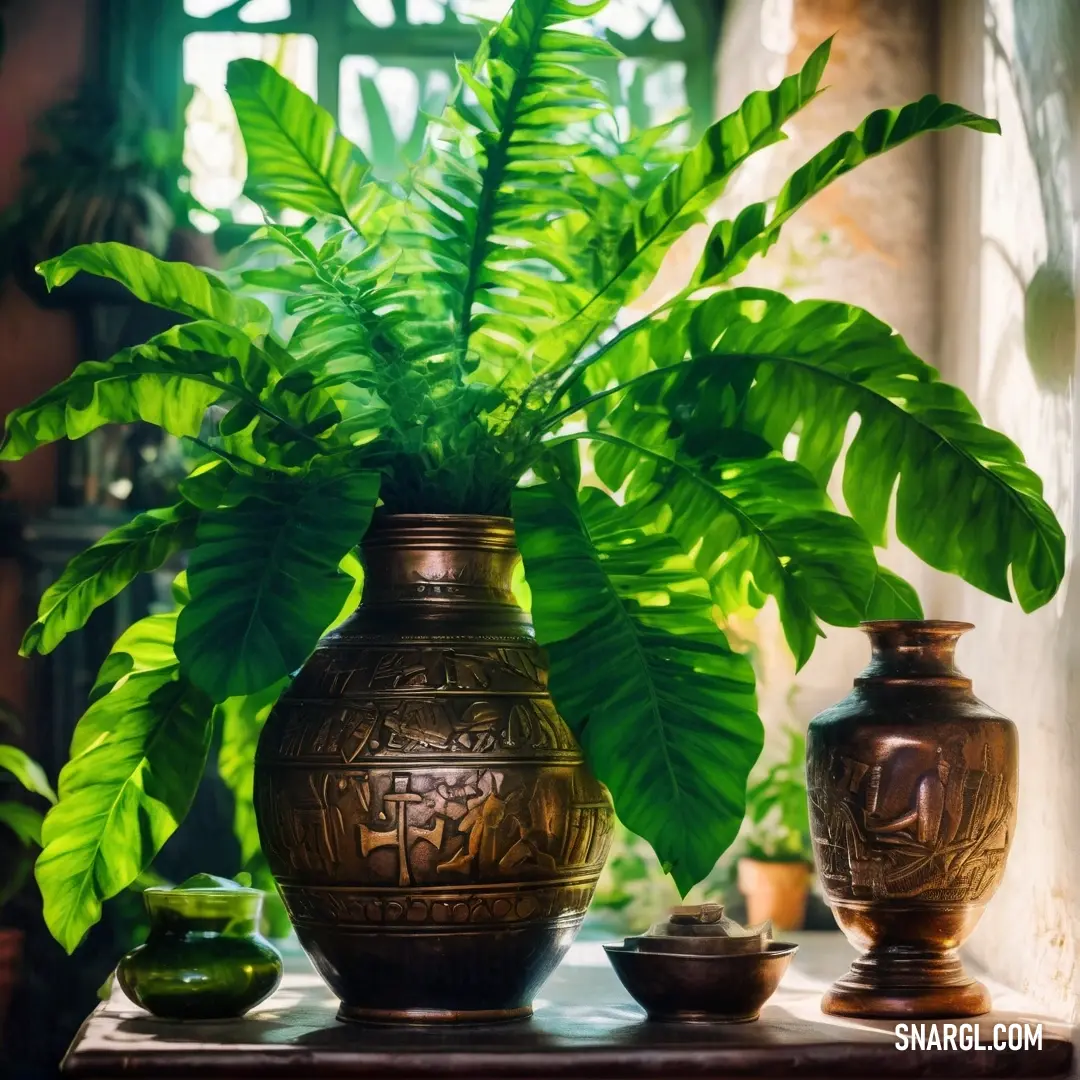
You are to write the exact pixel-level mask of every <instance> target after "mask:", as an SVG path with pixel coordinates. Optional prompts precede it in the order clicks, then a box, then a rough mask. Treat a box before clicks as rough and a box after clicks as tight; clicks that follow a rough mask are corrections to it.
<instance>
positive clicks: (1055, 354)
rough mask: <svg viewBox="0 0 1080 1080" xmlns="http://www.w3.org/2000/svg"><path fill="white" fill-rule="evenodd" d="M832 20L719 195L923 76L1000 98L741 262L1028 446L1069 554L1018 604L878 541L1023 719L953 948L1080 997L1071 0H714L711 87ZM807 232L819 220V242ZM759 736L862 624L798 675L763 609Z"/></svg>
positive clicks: (740, 85) (1024, 981) (797, 714)
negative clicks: (787, 107) (825, 51)
mask: <svg viewBox="0 0 1080 1080" xmlns="http://www.w3.org/2000/svg"><path fill="white" fill-rule="evenodd" d="M833 32H836V33H837V38H836V43H835V45H834V54H833V55H834V62H833V64H832V65H831V66H830V69H829V72H828V74H827V76H826V78H825V80H824V81H825V82H826V83H827V84H829V85H830V87H831V89H830V90H829V91H828V93H827V94H826V95H824V96H823V97H822V98H821V99H820V100H819V101H818V102H815V103H814V104H813V105H811V106H810V107H809V108H807V109H806V110H805V111H804V112H803V113H801V114H800V115H799V117H797V118H796V119H795V120H794V121H793V122H792V124H791V125H790V126H789V130H790V131H791V135H792V137H791V139H790V141H789V142H787V143H784V144H781V145H780V146H778V147H776V148H773V149H772V150H770V151H767V152H766V153H765V154H762V155H759V157H758V158H756V159H755V160H754V162H753V164H752V166H751V167H750V168H748V169H747V170H746V171H745V174H744V176H743V178H742V181H741V183H739V184H738V185H736V187H735V188H734V190H733V191H732V193H731V195H730V198H729V201H730V202H734V203H735V204H736V205H739V204H741V203H742V202H744V201H747V200H753V199H760V198H762V197H764V196H766V195H768V194H771V193H773V192H775V190H776V189H777V188H778V187H779V184H780V183H781V182H782V181H783V179H784V177H785V176H786V175H787V174H788V173H789V172H790V171H791V169H792V168H793V167H794V166H795V165H797V164H798V163H799V162H801V161H802V160H803V159H804V158H805V157H806V156H807V155H808V154H809V153H812V152H813V151H814V150H816V149H817V148H818V147H820V146H821V145H823V144H824V142H825V141H826V140H827V139H828V138H829V137H831V136H833V135H835V134H837V133H838V131H839V130H841V129H842V128H844V127H848V126H851V125H852V124H854V123H857V122H858V120H859V119H861V117H862V116H863V115H864V114H865V113H866V112H868V111H869V110H871V109H873V108H877V107H880V106H882V105H897V104H901V103H903V102H904V101H906V100H909V99H911V98H914V97H918V96H920V95H921V94H923V93H925V92H927V91H928V90H935V91H936V92H938V93H939V94H941V96H943V97H946V98H949V99H951V100H955V101H959V102H961V103H962V104H964V105H966V106H968V107H969V108H972V109H975V110H977V111H981V112H985V113H987V114H989V115H991V116H995V117H997V118H998V119H999V120H1000V121H1001V124H1002V127H1003V129H1004V134H1003V135H1002V136H1001V137H1000V138H995V137H992V136H982V135H977V134H975V133H972V132H967V131H960V132H950V133H948V134H945V135H941V136H935V137H932V138H930V139H925V140H920V141H918V142H917V143H915V144H913V145H911V146H909V147H907V148H905V149H904V150H903V151H901V152H899V153H896V154H891V155H888V156H887V157H885V158H883V159H881V160H879V161H876V162H873V163H870V164H869V165H867V166H864V167H863V168H860V169H859V170H857V171H856V172H854V173H853V174H852V175H851V176H849V177H846V178H845V179H844V180H843V181H841V182H840V183H839V184H837V185H834V187H833V189H831V191H830V192H829V193H828V194H827V195H825V196H822V197H820V198H819V199H818V200H817V201H816V202H815V203H814V204H812V205H811V206H810V207H808V208H807V210H806V211H805V212H804V213H803V214H802V215H801V217H800V218H799V219H798V220H797V221H796V222H793V223H792V224H793V226H794V227H792V226H789V227H788V229H787V230H786V232H787V234H788V235H787V237H786V239H785V240H784V241H782V242H781V243H780V244H778V245H777V247H776V248H775V249H774V250H773V252H772V253H771V254H770V256H769V257H768V259H766V260H764V261H763V262H762V263H760V264H758V266H757V267H756V269H755V271H754V272H753V277H752V280H753V281H754V282H755V283H760V284H764V285H768V286H770V287H774V288H777V287H778V288H784V289H786V290H788V291H789V292H791V293H793V294H795V295H798V296H822V297H831V298H836V299H843V300H847V301H849V302H853V303H858V304H861V305H862V306H864V307H866V308H868V309H870V310H871V311H873V312H874V313H875V314H877V315H879V316H881V317H882V318H884V319H886V320H888V321H889V322H890V323H891V324H892V325H894V326H896V327H897V329H898V330H899V331H900V332H901V333H902V334H904V336H905V337H906V338H907V339H908V341H909V343H910V344H911V345H912V346H913V347H914V348H915V349H916V350H917V351H918V352H919V353H920V354H921V355H922V356H923V357H924V358H925V359H927V360H929V361H930V362H932V363H935V364H937V365H938V366H939V367H940V368H941V369H942V371H943V373H944V374H945V376H946V377H947V378H948V379H950V381H952V382H955V383H957V384H958V385H960V386H961V387H962V388H963V389H964V390H965V391H967V393H968V394H969V395H970V396H971V397H972V398H973V400H974V401H975V403H976V405H977V406H978V408H979V409H980V411H981V412H982V415H983V417H984V419H985V420H986V422H987V423H989V424H991V425H992V426H994V427H996V428H998V429H1000V430H1002V431H1004V432H1006V433H1007V434H1008V435H1010V436H1011V437H1012V438H1013V439H1015V440H1016V441H1017V442H1018V443H1019V444H1020V445H1021V447H1022V448H1023V450H1024V452H1025V454H1026V455H1027V459H1028V461H1029V463H1030V464H1031V465H1032V467H1033V468H1034V469H1035V470H1036V471H1037V472H1038V473H1039V474H1040V475H1041V476H1042V477H1043V478H1044V480H1045V483H1046V494H1047V498H1048V500H1049V502H1050V503H1051V505H1052V506H1053V507H1054V509H1055V510H1056V512H1057V513H1058V516H1059V518H1060V519H1061V521H1062V523H1063V524H1064V526H1065V529H1066V532H1067V534H1068V536H1069V537H1070V550H1069V562H1070V573H1069V575H1068V577H1067V578H1066V582H1065V584H1064V585H1063V587H1062V589H1061V591H1060V593H1059V595H1058V596H1057V598H1056V599H1055V600H1054V602H1052V603H1051V604H1050V605H1049V606H1048V607H1047V608H1045V609H1043V610H1042V611H1040V612H1037V613H1035V614H1033V615H1024V614H1023V613H1022V612H1021V611H1020V610H1019V609H1018V608H1017V607H1016V606H1015V605H1012V604H1006V603H1002V602H1000V601H997V600H994V599H992V598H990V597H987V596H984V595H983V594H981V593H978V592H976V591H975V590H974V589H972V588H970V587H968V586H967V585H965V584H964V583H963V582H960V581H957V580H956V579H953V578H947V577H946V576H944V575H941V574H938V573H937V572H935V571H931V570H929V569H928V568H925V567H922V566H921V565H919V564H917V563H916V562H915V560H913V559H910V558H907V557H906V556H905V553H904V552H902V551H901V552H897V551H895V550H890V551H889V552H888V553H887V554H886V555H885V557H884V559H883V561H886V562H888V563H889V564H890V565H893V566H894V568H896V569H897V570H899V571H900V572H902V573H904V574H905V576H907V577H908V578H909V579H910V580H911V581H912V582H913V583H914V584H916V586H917V587H918V589H919V592H920V594H921V596H922V597H923V601H924V604H925V606H926V609H927V615H928V616H931V617H940V618H956V619H969V620H971V621H972V622H974V623H975V624H976V627H977V629H976V631H975V632H974V633H972V634H969V635H968V636H967V637H966V638H965V639H963V641H962V642H961V646H960V651H959V662H960V666H961V667H962V668H964V669H965V670H966V671H967V673H968V674H970V675H971V676H972V677H973V679H974V680H975V689H976V693H978V694H979V696H980V697H982V698H983V699H984V700H986V701H987V702H989V703H990V704H991V705H993V706H994V707H995V708H997V709H999V710H1000V711H1002V712H1004V713H1006V714H1007V715H1009V716H1011V717H1012V718H1013V719H1014V720H1015V721H1016V723H1017V724H1018V726H1019V728H1020V740H1021V742H1020V745H1021V777H1020V781H1021V782H1020V812H1019V822H1018V832H1017V836H1016V838H1015V841H1014V845H1013V852H1012V856H1011V858H1010V861H1009V866H1008V871H1007V874H1006V877H1005V881H1004V883H1003V885H1002V887H1001V890H1000V891H999V893H998V895H997V897H996V898H995V899H994V901H993V902H992V904H991V905H990V907H989V908H988V910H987V913H986V915H985V917H984V919H983V922H982V924H981V925H980V927H979V929H978V930H977V931H976V933H975V935H974V937H973V939H972V943H971V950H970V951H971V952H972V953H973V954H974V955H975V956H976V958H977V959H978V960H979V961H980V962H981V963H982V964H983V966H985V967H986V968H988V969H989V970H990V972H991V973H992V974H993V975H994V976H995V977H997V978H998V979H1000V980H1001V981H1004V982H1006V983H1008V984H1010V985H1012V986H1014V987H1016V988H1017V989H1020V990H1023V991H1026V992H1027V993H1029V994H1031V995H1032V996H1033V997H1034V998H1036V999H1038V1000H1039V1001H1041V1003H1042V1004H1043V1006H1044V1007H1045V1008H1047V1009H1048V1010H1050V1011H1051V1012H1053V1013H1056V1014H1060V1015H1063V1016H1068V1017H1070V1018H1071V1019H1073V1020H1080V1005H1078V993H1080V699H1078V697H1077V695H1078V692H1080V578H1077V581H1075V582H1073V581H1072V580H1071V578H1072V577H1073V574H1072V563H1073V559H1074V551H1073V548H1072V545H1071V538H1072V537H1075V536H1077V535H1080V521H1078V520H1077V519H1078V515H1080V499H1078V497H1077V495H1078V488H1080V479H1078V478H1080V439H1078V438H1077V435H1076V430H1075V429H1076V424H1077V419H1074V417H1076V416H1077V413H1076V406H1075V396H1076V390H1075V388H1076V370H1077V317H1076V316H1077V304H1076V299H1075V297H1076V291H1077V290H1076V283H1077V280H1078V274H1077V267H1076V262H1077V258H1076V253H1077V248H1078V246H1080V245H1078V242H1077V221H1078V213H1077V207H1078V203H1080V143H1078V141H1077V137H1076V133H1075V129H1076V120H1077V110H1076V94H1077V88H1078V84H1080V0H933V2H924V0H728V4H727V13H726V17H725V36H724V42H723V48H722V52H721V56H720V71H719V75H720V80H719V81H720V97H721V105H722V107H723V108H724V109H725V110H727V109H730V108H732V107H734V106H735V105H736V104H737V103H738V101H739V100H740V99H741V97H742V96H743V95H744V94H745V93H747V92H748V91H749V90H751V89H754V88H756V87H760V86H768V85H772V84H775V82H776V81H777V79H778V78H779V77H780V76H781V75H783V74H784V73H785V72H788V71H792V70H795V69H796V68H797V66H798V64H799V63H801V61H802V60H803V59H804V58H805V56H806V55H807V53H808V52H809V50H810V49H811V48H812V47H813V46H814V45H816V44H817V42H818V41H819V40H821V39H822V38H823V37H825V36H827V35H828V34H830V33H833ZM822 237H825V238H826V240H827V242H826V243H822V241H821V238H822ZM755 633H756V636H757V638H758V640H759V644H760V646H761V648H762V650H763V653H764V654H765V656H766V671H765V682H764V685H763V686H762V687H761V690H762V713H763V717H764V719H765V720H766V726H767V731H768V732H769V735H768V736H767V745H766V753H769V750H770V742H771V743H772V746H771V749H772V751H773V754H775V753H776V752H778V750H779V745H778V743H777V742H776V739H775V732H776V729H777V728H778V726H779V725H780V724H781V723H784V722H789V721H792V720H794V722H796V723H801V722H805V720H806V719H807V718H808V717H809V716H810V715H812V714H813V713H814V712H816V711H817V709H819V708H821V707H822V706H824V705H826V704H828V703H830V702H832V701H835V700H836V699H838V698H839V697H841V696H842V695H843V694H844V693H846V691H847V688H848V687H849V686H850V684H851V678H852V676H853V675H854V674H855V673H856V671H857V670H858V668H859V667H861V666H862V663H863V662H864V659H865V657H866V646H865V644H864V643H863V642H862V641H861V635H860V634H859V633H858V632H857V631H852V630H831V631H830V632H829V640H828V641H827V642H824V643H822V644H821V645H820V646H819V649H818V651H817V653H815V656H814V659H813V660H812V661H811V663H810V665H809V666H808V667H807V669H806V670H805V671H804V672H802V673H800V674H799V675H798V676H795V675H794V672H793V671H792V669H791V665H790V661H789V660H788V658H787V657H786V654H785V651H784V649H783V647H782V642H781V640H780V636H779V632H778V628H777V627H776V626H775V625H774V623H771V622H770V621H769V616H768V613H766V615H765V617H764V619H763V621H762V622H761V624H760V625H759V627H758V628H757V630H756V631H755Z"/></svg>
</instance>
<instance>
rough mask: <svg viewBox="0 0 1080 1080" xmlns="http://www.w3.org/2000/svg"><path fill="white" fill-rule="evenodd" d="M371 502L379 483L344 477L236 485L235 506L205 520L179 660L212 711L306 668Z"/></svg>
mask: <svg viewBox="0 0 1080 1080" xmlns="http://www.w3.org/2000/svg"><path fill="white" fill-rule="evenodd" d="M378 492H379V477H378V474H376V473H368V472H359V471H355V470H347V469H341V468H326V469H321V470H320V469H313V470H312V472H310V473H309V474H308V475H307V476H304V477H290V478H280V479H277V480H273V479H272V480H270V481H254V480H252V481H249V480H248V479H247V478H245V477H238V478H237V481H236V482H235V483H234V485H233V487H232V489H231V491H230V494H231V495H233V496H235V497H236V498H238V501H237V502H236V503H235V505H232V506H229V507H227V508H225V509H222V510H218V511H207V512H205V513H204V514H203V515H202V517H201V519H200V521H199V527H198V531H197V534H196V536H197V541H198V543H197V546H196V548H195V550H194V551H193V552H192V555H191V561H190V564H189V567H188V585H189V587H190V590H191V601H190V603H188V604H187V605H186V606H185V607H184V609H183V611H182V612H181V614H180V619H179V627H178V631H177V644H176V652H177V656H178V657H179V658H180V663H181V665H182V666H183V669H184V671H185V672H187V673H188V674H189V675H190V676H191V678H192V679H194V680H195V682H196V683H197V684H198V685H200V686H201V687H203V689H205V690H206V691H207V692H208V693H209V694H210V695H211V696H212V697H213V698H214V700H215V701H219V702H222V701H225V700H227V699H228V698H231V697H240V696H244V695H247V694H253V693H256V692H257V691H260V690H264V689H265V688H266V687H268V686H270V685H271V684H273V683H276V682H277V681H278V680H279V679H281V678H283V677H284V676H286V675H289V674H291V673H292V672H293V671H295V670H296V669H297V668H298V667H299V666H300V665H301V664H302V663H303V662H304V660H305V659H307V656H308V654H309V653H310V652H311V650H312V649H313V648H314V647H315V643H316V642H317V641H318V639H319V637H320V635H321V634H322V633H323V632H324V631H325V630H326V629H327V627H328V626H329V625H330V623H331V622H332V621H333V620H334V618H335V617H336V616H337V615H338V612H339V611H340V609H341V606H342V604H343V603H344V601H345V598H346V597H347V596H348V594H349V591H350V586H351V583H352V579H351V578H350V577H348V576H347V575H345V574H342V573H341V572H340V571H339V569H338V564H339V563H340V562H341V560H342V559H343V558H344V557H345V555H346V553H348V552H349V551H350V550H352V548H353V547H355V546H356V544H357V543H358V542H359V540H360V539H361V537H362V536H363V535H364V533H365V532H366V530H367V526H368V523H369V522H370V520H371V514H372V511H373V509H374V506H375V500H376V498H377V496H378Z"/></svg>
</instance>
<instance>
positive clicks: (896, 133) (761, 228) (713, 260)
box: [695, 94, 1001, 284]
mask: <svg viewBox="0 0 1080 1080" xmlns="http://www.w3.org/2000/svg"><path fill="white" fill-rule="evenodd" d="M952 127H967V128H972V129H973V130H974V131H981V132H988V133H992V134H1000V132H1001V128H1000V126H999V125H998V122H997V121H996V120H988V119H987V118H986V117H985V116H979V115H978V114H977V113H973V112H969V111H968V110H967V109H964V108H961V107H960V106H959V105H953V104H951V103H949V102H947V101H942V100H941V99H940V98H938V97H935V96H934V95H933V94H927V95H926V97H924V98H922V99H921V100H919V101H914V102H912V103H911V104H910V105H905V106H904V107H903V108H902V109H878V110H877V111H876V112H872V113H871V114H870V115H869V116H868V117H867V118H866V119H865V120H864V121H863V122H862V123H861V124H860V125H859V126H858V127H857V128H856V129H855V130H854V131H846V132H844V134H843V135H840V136H839V137H838V138H836V139H834V140H833V141H832V142H831V143H829V145H828V146H826V147H825V148H824V149H823V150H820V151H818V153H816V154H815V155H814V156H813V157H812V158H810V160H809V161H807V162H806V164H804V165H802V166H801V167H800V168H799V169H797V170H796V171H795V172H794V173H793V174H792V176H791V178H790V179H789V180H788V181H787V183H785V184H784V186H783V187H782V188H781V189H780V194H779V195H778V196H777V197H776V199H775V200H774V201H773V202H772V213H771V214H770V213H769V204H768V203H764V202H759V203H753V204H752V205H750V206H747V207H746V208H745V209H743V210H742V211H741V212H740V213H739V215H738V217H736V218H735V220H734V221H727V220H725V221H720V222H718V223H717V224H716V225H715V226H714V227H713V230H712V233H711V234H710V236H709V241H708V243H707V244H706V247H705V254H704V255H703V256H702V259H701V263H700V264H699V266H698V269H697V273H696V274H695V280H696V281H698V282H702V281H707V282H709V283H710V284H718V283H720V282H723V281H727V280H728V279H729V278H731V277H734V275H736V274H738V273H740V272H741V271H742V270H743V269H744V268H745V267H746V264H747V263H748V262H749V261H750V260H751V259H752V258H753V257H754V256H755V255H762V254H764V253H765V252H766V251H768V250H769V248H770V247H772V245H773V244H774V243H776V240H777V238H778V237H779V235H780V229H781V227H782V226H783V224H784V222H786V221H787V220H788V219H789V218H790V217H791V216H792V215H793V214H794V213H795V212H796V211H797V210H798V209H799V208H800V207H802V206H803V205H805V204H806V203H807V202H809V200H810V199H811V198H813V196H814V195H816V194H817V193H818V192H819V191H822V190H823V189H824V188H826V187H828V186H829V184H831V183H832V182H833V181H834V180H836V179H838V178H839V177H841V176H843V175H844V174H845V173H848V172H850V171H851V170H852V169H854V168H855V167H856V166H857V165H861V164H862V163H863V162H864V161H867V160H868V159H869V158H873V157H877V156H878V155H879V154H884V153H887V152H888V151H889V150H894V149H895V148H896V147H898V146H902V145H903V144H904V143H905V142H907V141H908V140H909V139H913V138H914V137H915V136H917V135H922V134H925V133H926V132H929V131H944V130H946V129H947V128H952Z"/></svg>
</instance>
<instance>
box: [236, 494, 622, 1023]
mask: <svg viewBox="0 0 1080 1080" xmlns="http://www.w3.org/2000/svg"><path fill="white" fill-rule="evenodd" d="M362 550H363V562H364V570H365V582H364V599H363V603H362V604H361V605H360V607H359V608H358V609H357V611H356V612H355V613H354V614H353V615H352V616H351V617H350V618H349V619H348V620H347V621H346V622H345V623H344V624H343V625H342V626H341V627H339V628H338V629H337V630H335V631H333V632H332V633H330V634H328V635H327V636H326V637H325V638H324V639H323V640H322V641H321V642H320V644H319V646H318V648H317V649H316V650H315V653H314V655H313V656H312V657H311V659H310V660H309V661H308V662H307V664H306V665H305V666H304V668H303V670H302V671H301V672H300V673H299V674H298V675H297V676H296V678H295V680H294V681H293V684H292V686H291V687H290V689H289V690H288V691H287V692H286V693H285V695H284V696H283V697H282V698H281V700H280V702H279V703H278V705H277V706H276V707H275V709H274V711H273V713H272V715H271V716H270V718H269V720H268V721H267V723H266V726H265V728H264V730H263V734H262V738H261V739H260V742H259V749H258V755H257V760H256V767H255V806H256V813H257V815H258V822H259V834H260V836H261V838H262V843H263V848H264V850H265V852H266V856H267V858H268V860H269V863H270V869H271V870H272V871H273V874H274V876H275V878H276V879H277V882H278V885H279V886H280V889H281V894H282V897H283V899H284V901H285V905H286V907H287V908H288V910H289V915H290V917H291V918H292V921H293V925H294V926H295V928H296V932H297V935H298V937H299V939H300V942H301V944H302V945H303V946H304V948H305V949H306V950H307V953H308V955H309V956H310V957H311V959H312V961H313V962H314V964H315V966H316V968H318V970H319V972H320V973H321V974H322V976H323V977H324V978H325V979H326V981H327V982H328V983H329V984H330V986H331V988H332V989H333V990H334V992H335V993H336V994H337V995H338V997H340V998H341V1001H342V1005H341V1009H340V1012H339V1016H340V1017H341V1018H342V1019H347V1020H374V1021H405V1022H408V1021H420V1022H431V1021H443V1020H447V1021H454V1020H460V1021H486V1020H495V1019H511V1018H514V1017H520V1016H527V1015H528V1014H529V1013H530V1012H531V1009H532V998H533V995H534V993H535V992H536V990H537V989H538V987H539V986H540V984H541V983H542V982H543V981H544V979H545V978H547V976H548V975H549V974H550V973H551V971H552V970H553V969H554V967H555V965H556V964H557V963H558V962H559V960H560V958H561V957H562V956H563V954H564V952H565V951H566V949H567V948H568V947H569V945H570V942H571V941H572V939H573V937H574V935H575V933H576V932H577V929H578V926H579V925H580V924H581V920H582V918H583V917H584V915H585V909H586V908H587V907H588V905H589V901H590V899H591V898H592V894H593V889H594V887H595V885H596V879H597V877H598V876H599V873H600V870H601V868H602V866H603V863H604V859H605V857H606V855H607V850H608V846H609V844H610V840H611V828H612V810H611V802H610V799H609V797H608V794H607V791H606V790H605V789H604V788H603V787H602V785H600V784H599V783H597V781H596V780H595V779H594V778H593V777H592V775H591V774H590V772H589V771H588V769H587V768H586V767H585V765H584V763H583V760H582V755H581V751H580V749H579V747H578V746H577V744H576V743H575V741H574V738H573V736H572V735H571V733H570V731H569V729H568V728H567V726H566V724H565V723H564V722H563V721H562V720H561V719H560V717H559V715H558V713H557V712H556V711H555V708H554V706H553V704H552V701H551V697H550V696H549V694H548V690H547V673H546V671H545V668H544V658H543V656H542V654H541V651H540V649H539V648H538V646H537V644H536V642H535V640H534V636H533V630H532V624H531V621H530V619H529V617H528V615H526V614H525V612H524V611H522V609H521V608H520V607H519V606H518V604H517V603H516V602H515V600H514V597H513V594H512V593H511V587H510V582H511V574H512V572H513V570H514V567H515V565H516V563H517V561H518V558H519V556H518V553H517V550H516V547H515V544H514V530H513V523H512V522H511V521H510V520H508V519H506V518H484V517H470V516H427V515H396V516H386V517H383V518H381V519H380V518H379V517H378V516H377V517H376V520H375V522H374V524H373V525H372V527H371V529H370V530H369V532H368V535H367V537H366V538H365V540H364V543H363V548H362Z"/></svg>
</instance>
